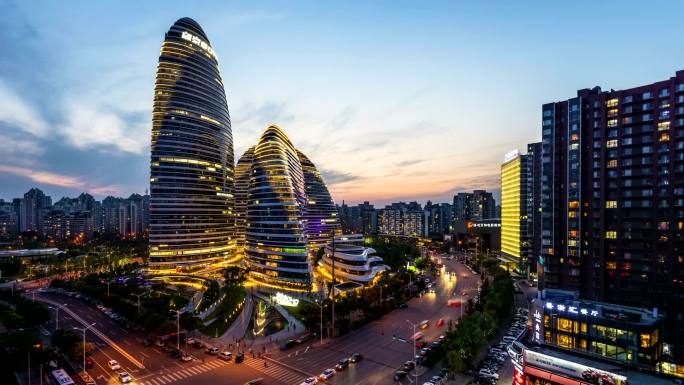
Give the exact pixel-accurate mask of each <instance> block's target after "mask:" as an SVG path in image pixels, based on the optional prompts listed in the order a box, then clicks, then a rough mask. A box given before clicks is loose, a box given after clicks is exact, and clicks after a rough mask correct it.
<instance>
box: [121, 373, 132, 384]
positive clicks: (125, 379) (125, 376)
mask: <svg viewBox="0 0 684 385" xmlns="http://www.w3.org/2000/svg"><path fill="white" fill-rule="evenodd" d="M119 381H121V383H123V384H127V383H129V382H131V381H133V377H131V375H130V374H128V372H119Z"/></svg>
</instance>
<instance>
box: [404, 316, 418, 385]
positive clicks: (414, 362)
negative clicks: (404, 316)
mask: <svg viewBox="0 0 684 385" xmlns="http://www.w3.org/2000/svg"><path fill="white" fill-rule="evenodd" d="M406 322H408V323H409V324H410V325H411V326H413V337H415V335H416V324H414V323H413V322H411V321H409V320H406ZM413 337H411V343H412V344H413V357H412V358H411V361H413V364H414V366H417V364H418V363H417V362H416V341H415V339H414V338H413ZM413 377H414V382H415V383H416V384H418V368H417V367H416V368H414V369H413Z"/></svg>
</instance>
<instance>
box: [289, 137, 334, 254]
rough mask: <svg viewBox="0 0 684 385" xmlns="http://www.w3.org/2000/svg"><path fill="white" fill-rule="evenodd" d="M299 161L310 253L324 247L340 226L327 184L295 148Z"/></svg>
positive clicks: (311, 163)
mask: <svg viewBox="0 0 684 385" xmlns="http://www.w3.org/2000/svg"><path fill="white" fill-rule="evenodd" d="M297 156H298V157H299V162H300V164H301V165H302V172H303V173H304V189H305V192H306V210H304V227H305V229H306V238H307V244H308V247H309V252H310V253H316V252H317V251H318V250H319V249H321V248H322V247H324V246H325V245H326V244H327V243H328V242H330V240H331V239H332V237H333V235H335V234H340V233H341V232H342V228H341V226H340V221H339V218H338V217H337V209H336V208H335V204H334V203H333V201H332V198H331V197H330V191H328V186H327V185H326V184H325V181H324V180H323V176H321V173H320V172H318V169H316V166H315V165H314V164H313V162H311V160H310V159H309V158H308V157H307V156H306V155H304V154H303V153H302V152H301V151H299V150H297Z"/></svg>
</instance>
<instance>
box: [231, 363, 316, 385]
mask: <svg viewBox="0 0 684 385" xmlns="http://www.w3.org/2000/svg"><path fill="white" fill-rule="evenodd" d="M245 363H246V364H247V365H249V366H250V367H252V368H254V369H256V370H258V371H260V372H262V373H264V374H266V375H268V376H270V377H273V378H275V379H277V380H278V381H280V382H282V383H284V384H287V385H299V384H301V383H302V382H303V381H304V379H305V378H306V376H304V375H303V374H300V373H297V372H295V371H293V370H290V369H288V368H286V367H284V366H280V365H278V364H274V363H272V362H269V363H268V367H264V361H263V360H258V359H246V360H245Z"/></svg>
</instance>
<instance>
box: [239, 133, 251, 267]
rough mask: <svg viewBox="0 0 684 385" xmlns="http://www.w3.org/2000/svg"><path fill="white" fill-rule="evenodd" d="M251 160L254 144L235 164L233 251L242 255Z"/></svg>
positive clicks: (243, 251)
mask: <svg viewBox="0 0 684 385" xmlns="http://www.w3.org/2000/svg"><path fill="white" fill-rule="evenodd" d="M253 161H254V146H252V147H250V148H249V149H248V150H247V151H245V153H244V154H242V156H241V157H240V160H238V162H237V164H236V165H235V244H236V250H235V251H236V254H237V255H239V256H244V253H245V229H246V228H247V198H248V196H249V180H250V177H251V175H252V162H253Z"/></svg>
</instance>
